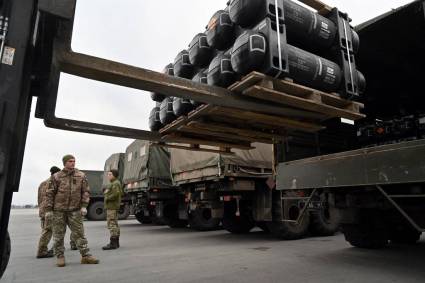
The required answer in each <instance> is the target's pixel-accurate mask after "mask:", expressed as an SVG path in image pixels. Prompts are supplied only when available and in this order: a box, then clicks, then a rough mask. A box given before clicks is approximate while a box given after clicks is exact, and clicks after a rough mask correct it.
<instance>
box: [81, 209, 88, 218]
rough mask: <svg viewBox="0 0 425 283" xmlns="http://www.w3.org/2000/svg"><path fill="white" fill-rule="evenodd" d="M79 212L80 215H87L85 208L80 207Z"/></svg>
mask: <svg viewBox="0 0 425 283" xmlns="http://www.w3.org/2000/svg"><path fill="white" fill-rule="evenodd" d="M80 212H81V215H82V216H86V215H87V208H85V207H82V208H81V209H80Z"/></svg>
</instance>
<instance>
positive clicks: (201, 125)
mask: <svg viewBox="0 0 425 283" xmlns="http://www.w3.org/2000/svg"><path fill="white" fill-rule="evenodd" d="M188 126H190V127H192V128H195V129H203V130H210V131H214V132H220V133H234V134H238V135H240V136H245V137H252V138H261V139H269V140H276V141H283V140H284V137H283V136H282V135H276V134H270V133H265V132H260V131H255V130H248V129H241V128H236V127H235V126H232V125H225V124H218V123H211V122H199V121H192V122H190V123H188Z"/></svg>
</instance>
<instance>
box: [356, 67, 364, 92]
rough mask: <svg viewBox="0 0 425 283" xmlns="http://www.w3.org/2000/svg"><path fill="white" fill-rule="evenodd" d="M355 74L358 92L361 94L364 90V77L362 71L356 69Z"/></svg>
mask: <svg viewBox="0 0 425 283" xmlns="http://www.w3.org/2000/svg"><path fill="white" fill-rule="evenodd" d="M356 74H357V86H358V88H359V93H360V94H362V93H364V92H365V91H366V78H365V77H364V75H363V73H362V72H360V71H358V70H357V72H356Z"/></svg>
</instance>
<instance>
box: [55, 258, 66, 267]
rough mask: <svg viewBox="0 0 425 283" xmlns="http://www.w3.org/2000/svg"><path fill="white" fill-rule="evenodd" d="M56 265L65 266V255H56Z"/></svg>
mask: <svg viewBox="0 0 425 283" xmlns="http://www.w3.org/2000/svg"><path fill="white" fill-rule="evenodd" d="M56 266H57V267H64V266H65V257H64V256H63V255H62V256H58V258H57V259H56Z"/></svg>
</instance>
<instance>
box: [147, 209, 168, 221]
mask: <svg viewBox="0 0 425 283" xmlns="http://www.w3.org/2000/svg"><path fill="white" fill-rule="evenodd" d="M149 214H150V216H151V219H152V223H153V224H155V225H165V222H166V221H165V218H164V217H163V216H158V214H157V213H156V209H155V208H154V209H152V210H150V211H149Z"/></svg>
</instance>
